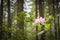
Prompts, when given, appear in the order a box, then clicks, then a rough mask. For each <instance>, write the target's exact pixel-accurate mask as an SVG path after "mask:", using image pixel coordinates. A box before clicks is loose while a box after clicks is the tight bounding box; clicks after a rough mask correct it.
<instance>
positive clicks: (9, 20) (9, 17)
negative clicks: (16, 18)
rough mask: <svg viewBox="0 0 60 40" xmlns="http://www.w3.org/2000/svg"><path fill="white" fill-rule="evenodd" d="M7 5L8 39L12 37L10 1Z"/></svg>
mask: <svg viewBox="0 0 60 40" xmlns="http://www.w3.org/2000/svg"><path fill="white" fill-rule="evenodd" d="M7 5H8V30H9V32H8V38H10V37H11V32H10V28H11V13H10V0H8V1H7Z"/></svg>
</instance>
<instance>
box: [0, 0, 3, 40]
mask: <svg viewBox="0 0 60 40" xmlns="http://www.w3.org/2000/svg"><path fill="white" fill-rule="evenodd" d="M2 26H3V0H1V5H0V40H1V39H2V36H3V35H2Z"/></svg>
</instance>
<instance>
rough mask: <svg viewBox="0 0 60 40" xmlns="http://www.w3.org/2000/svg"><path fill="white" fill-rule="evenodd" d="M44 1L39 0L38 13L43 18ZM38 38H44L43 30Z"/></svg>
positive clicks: (42, 39)
mask: <svg viewBox="0 0 60 40" xmlns="http://www.w3.org/2000/svg"><path fill="white" fill-rule="evenodd" d="M42 2H44V0H39V15H40V17H43V18H44V6H43V5H44V4H43V3H42ZM43 30H44V25H42V30H41V31H43ZM40 40H45V32H44V33H43V34H41V38H40Z"/></svg>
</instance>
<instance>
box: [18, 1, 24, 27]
mask: <svg viewBox="0 0 60 40" xmlns="http://www.w3.org/2000/svg"><path fill="white" fill-rule="evenodd" d="M17 2H18V4H17V12H18V13H19V12H22V11H23V3H24V0H17ZM17 16H18V14H17ZM18 26H19V27H20V28H24V20H22V21H21V23H20V24H19V25H18Z"/></svg>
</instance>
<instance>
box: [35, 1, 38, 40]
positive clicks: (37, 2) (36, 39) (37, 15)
mask: <svg viewBox="0 0 60 40" xmlns="http://www.w3.org/2000/svg"><path fill="white" fill-rule="evenodd" d="M37 3H38V0H36V1H35V4H36V14H35V15H36V18H37V16H38V12H37V6H38V4H37ZM37 33H38V27H37V26H36V40H38V35H37Z"/></svg>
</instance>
